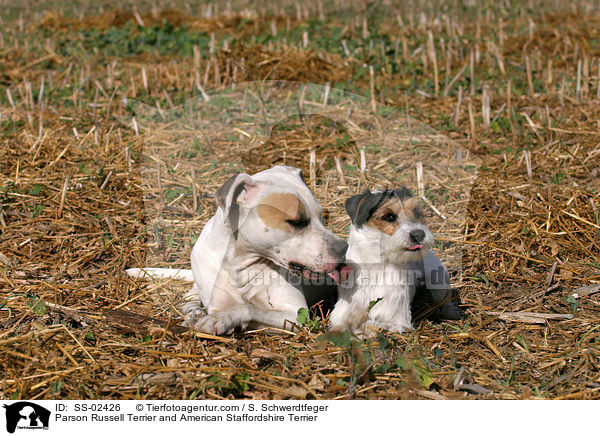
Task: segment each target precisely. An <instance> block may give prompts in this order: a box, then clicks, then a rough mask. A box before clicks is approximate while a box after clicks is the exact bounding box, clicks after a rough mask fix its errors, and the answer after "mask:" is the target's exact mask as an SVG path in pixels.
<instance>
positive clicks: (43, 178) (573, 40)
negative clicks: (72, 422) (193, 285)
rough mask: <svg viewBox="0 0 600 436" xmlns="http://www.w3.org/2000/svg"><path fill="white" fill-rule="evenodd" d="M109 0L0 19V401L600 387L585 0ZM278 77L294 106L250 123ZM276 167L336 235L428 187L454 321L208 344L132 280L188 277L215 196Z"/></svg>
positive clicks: (582, 395)
mask: <svg viewBox="0 0 600 436" xmlns="http://www.w3.org/2000/svg"><path fill="white" fill-rule="evenodd" d="M120 7H121V8H120V9H114V4H111V3H109V2H103V1H95V2H87V1H83V0H76V1H71V2H68V3H66V2H62V1H57V0H52V1H46V2H36V3H35V5H34V4H33V3H31V4H29V6H23V5H21V3H20V2H16V1H15V2H8V4H7V5H6V7H5V8H4V10H3V14H2V15H0V373H1V380H0V398H1V399H146V398H152V399H221V398H230V399H231V398H245V399H345V398H356V399H474V398H486V399H527V398H552V399H595V398H600V372H599V368H600V329H598V325H600V324H599V321H600V219H599V210H598V209H599V208H600V189H599V188H600V8H599V6H598V4H597V2H595V1H592V0H575V1H568V2H567V1H560V0H554V1H550V2H546V1H542V0H529V1H524V0H504V1H501V2H486V1H478V0H471V1H466V0H465V1H458V0H457V1H450V0H437V1H434V0H431V1H416V0H415V1H406V2H393V1H389V2H372V3H368V2H351V1H348V0H333V1H330V0H316V1H312V0H311V1H308V2H290V1H284V2H277V1H273V2H250V1H240V2H238V1H231V2H212V3H208V2H195V1H188V2H175V1H171V2H167V1H164V0H157V1H154V2H147V3H146V2H137V3H132V4H129V3H128V2H121V3H120ZM244 83H246V85H244ZM248 83H251V84H252V85H247V84H248ZM285 83H287V84H290V83H292V84H298V83H305V84H313V85H312V86H313V87H312V88H294V89H295V90H298V89H309V91H306V93H304V91H300V92H299V93H296V94H293V93H292V94H293V95H300V97H299V99H300V100H298V101H296V100H294V104H293V105H291V106H290V107H292V108H296V107H298V108H300V109H302V108H306V109H305V110H304V113H305V115H304V116H298V115H297V114H294V113H293V112H294V111H293V110H292V111H289V110H288V111H286V109H285V108H284V107H279V106H278V110H280V112H279V113H277V114H275V113H270V114H268V116H271V115H273V119H270V121H271V124H270V128H269V129H266V130H265V129H264V126H263V125H261V121H260V120H261V119H262V118H265V119H266V117H267V115H265V114H263V113H261V112H260V111H258V110H256V111H254V109H252V110H251V109H250V108H251V102H252V101H253V100H252V98H255V99H256V96H257V95H258V94H260V92H262V93H263V94H260V99H262V98H263V96H264V95H267V94H268V93H269V92H272V94H268V95H270V98H271V100H270V101H271V103H273V104H276V103H278V102H284V101H286V98H288V97H286V96H289V95H291V94H289V93H288V94H285V93H282V89H283V90H284V91H286V92H287V90H286V89H285V88H282V87H281V86H280V85H281V84H285ZM263 85H264V86H263ZM293 86H296V85H293ZM268 87H270V88H268ZM267 88H268V89H267ZM265 89H266V91H265ZM274 89H277V92H279V93H281V94H277V93H275V91H273V90H274ZM257 90H261V91H260V92H258V91H257ZM267 91H268V92H267ZM312 91H314V92H312ZM342 91H343V92H347V93H352V95H353V96H355V97H353V98H352V99H351V101H350V106H347V102H346V103H344V101H345V100H344V101H343V99H341V97H340V98H339V99H338V97H339V96H340V95H342V94H340V93H341V92H342ZM227 93H234V94H233V95H235V96H236V97H235V99H234V100H231V101H234V102H237V104H238V105H239V106H240V107H243V108H245V109H247V112H248V113H252V114H254V117H255V118H252V117H250V118H247V115H248V114H246V113H244V111H243V110H242V111H238V112H235V110H236V108H235V107H231V105H230V106H228V104H229V103H228V101H229V102H231V101H230V100H227V98H229V97H227V96H228V95H229V94H227ZM344 95H345V94H344ZM342 96H343V95H342ZM280 97H281V98H280ZM290 98H291V97H290ZM294 98H295V97H294ZM242 101H243V103H241V102H242ZM133 102H139V103H140V105H139V106H138V107H137V108H133V109H132V107H133V106H132V105H133ZM190 102H200V103H198V108H197V110H198V111H200V112H194V111H193V110H192V111H191V112H185V110H187V109H186V108H191V109H195V108H196V107H195V106H194V104H190ZM203 105H204V106H203ZM233 106H235V105H233ZM182 108H183V109H182ZM203 108H204V109H203ZM315 108H318V110H317V109H315ZM238 109H239V108H238ZM178 111H180V112H178ZM181 111H183V112H185V113H186V115H185V116H184V117H183V118H182V117H179V119H178V120H177V119H176V118H178V114H180V113H183V112H181ZM202 111H204V112H202ZM196 113H201V114H202V117H200V116H198V117H197V119H196V118H194V117H195V115H194V114H196ZM301 113H302V110H301ZM233 114H236V115H233ZM275 115H281V116H280V117H279V120H278V117H277V116H275ZM351 116H352V117H353V118H352V122H350V123H346V124H344V123H345V121H344V120H348V119H350V118H351ZM172 118H173V120H172ZM182 120H183V121H182ZM340 120H341V121H340ZM381 120H384V121H381ZM192 121H194V122H192ZM386 122H387V123H388V124H385V123H386ZM257 126H258V127H257ZM395 128H396V130H394V129H395ZM407 132H408V133H407ZM390 135H391V136H390ZM394 135H396V136H394ZM275 164H288V165H294V166H298V167H302V168H303V169H304V172H305V175H307V182H308V184H309V186H310V187H311V188H312V189H313V191H314V193H315V196H316V198H317V199H318V200H319V202H320V203H321V204H322V205H323V206H324V208H325V210H326V215H325V220H326V222H327V224H328V225H329V226H330V228H331V229H332V230H333V231H334V232H335V233H337V234H338V235H340V236H343V237H345V236H347V228H348V224H349V219H348V217H347V216H346V214H345V212H344V210H343V202H344V200H345V198H347V197H348V196H350V195H352V194H354V193H357V192H360V190H362V189H364V188H365V187H370V188H373V187H399V186H400V185H407V186H408V187H409V188H411V189H412V190H413V191H415V192H419V193H421V194H422V195H423V197H424V199H425V202H426V204H425V209H426V210H427V215H428V219H429V221H430V223H431V227H432V229H433V230H434V231H435V232H436V234H437V235H438V245H437V247H436V250H438V252H439V253H440V256H441V257H442V258H443V259H444V261H447V263H448V265H449V267H450V269H451V271H452V274H453V278H452V280H453V286H455V287H456V288H457V289H458V290H459V292H460V294H461V298H462V301H463V303H464V307H465V310H466V316H465V318H464V319H463V320H461V321H458V322H442V323H433V322H430V321H427V320H422V321H420V322H419V323H418V324H417V325H416V329H415V331H412V332H408V333H405V334H402V335H397V334H390V333H387V332H381V333H380V334H379V335H378V336H377V337H376V338H375V339H374V340H370V341H359V340H355V339H352V338H349V337H348V336H343V335H341V336H339V337H329V336H327V335H324V333H325V331H326V326H327V319H326V317H324V319H323V318H320V317H316V316H315V317H313V318H312V319H302V318H299V320H298V325H299V327H300V330H299V332H297V333H283V332H279V333H273V332H267V331H252V332H238V333H235V334H233V335H232V336H227V337H215V336H211V335H204V334H196V333H194V332H189V331H187V329H185V328H183V327H181V326H180V325H179V323H180V321H181V313H180V311H179V307H180V303H181V300H182V296H183V293H184V292H185V291H186V290H187V288H188V287H189V284H185V283H180V282H177V281H173V280H155V281H141V280H134V279H131V278H129V277H126V276H124V274H123V270H125V269H126V268H130V267H142V266H165V267H172V268H188V267H189V254H190V251H191V247H192V245H193V243H194V242H195V240H196V238H197V236H198V234H199V232H200V230H201V229H202V226H203V224H204V223H205V222H206V221H207V220H208V218H209V217H210V216H212V214H213V213H214V211H215V209H216V205H215V202H214V197H213V196H214V192H215V190H216V189H217V188H218V187H219V186H220V185H221V184H222V183H223V182H224V181H226V180H227V179H228V178H229V177H230V176H231V175H233V174H236V173H238V172H241V171H248V172H254V171H258V170H261V169H264V168H267V167H269V166H272V165H275ZM421 170H422V172H421ZM316 312H317V313H318V312H319V311H318V310H317V311H316Z"/></svg>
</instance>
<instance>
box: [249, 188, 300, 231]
mask: <svg viewBox="0 0 600 436" xmlns="http://www.w3.org/2000/svg"><path fill="white" fill-rule="evenodd" d="M257 212H258V216H259V217H260V219H261V220H262V221H263V222H264V223H265V225H266V226H267V227H270V228H272V229H279V230H284V231H286V232H290V233H292V232H293V231H294V230H300V229H302V228H305V227H307V225H308V224H309V223H310V220H309V218H308V213H307V212H306V208H305V207H304V204H303V203H302V201H301V200H300V199H299V198H298V196H297V195H295V194H283V193H280V194H270V195H267V196H266V197H265V198H263V199H262V201H261V202H260V204H259V205H258V206H257Z"/></svg>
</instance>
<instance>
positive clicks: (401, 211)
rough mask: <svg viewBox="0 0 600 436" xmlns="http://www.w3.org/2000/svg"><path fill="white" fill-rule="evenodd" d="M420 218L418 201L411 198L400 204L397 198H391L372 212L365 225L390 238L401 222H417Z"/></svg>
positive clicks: (420, 212) (421, 214)
mask: <svg viewBox="0 0 600 436" xmlns="http://www.w3.org/2000/svg"><path fill="white" fill-rule="evenodd" d="M422 217H423V213H422V210H421V205H420V203H419V200H418V199H416V198H414V197H411V198H408V199H406V200H405V201H404V202H401V201H400V199H399V198H391V199H389V200H388V201H386V202H384V203H383V204H382V205H381V206H380V207H379V208H377V210H376V211H374V212H373V214H372V215H371V218H369V220H368V221H367V223H366V224H367V225H368V226H371V227H374V228H376V229H378V230H380V231H381V232H383V233H385V234H386V235H390V236H391V235H393V234H394V233H395V232H396V230H397V229H398V226H399V225H400V223H401V222H402V221H419V220H421V219H422Z"/></svg>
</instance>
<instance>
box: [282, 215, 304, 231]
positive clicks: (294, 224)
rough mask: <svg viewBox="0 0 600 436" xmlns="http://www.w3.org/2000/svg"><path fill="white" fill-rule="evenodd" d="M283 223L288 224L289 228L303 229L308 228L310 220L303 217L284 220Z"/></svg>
mask: <svg viewBox="0 0 600 436" xmlns="http://www.w3.org/2000/svg"><path fill="white" fill-rule="evenodd" d="M285 222H286V223H288V224H289V225H290V226H292V227H294V228H295V229H303V228H305V227H308V225H309V224H310V220H309V219H308V218H305V217H301V218H298V219H297V220H285Z"/></svg>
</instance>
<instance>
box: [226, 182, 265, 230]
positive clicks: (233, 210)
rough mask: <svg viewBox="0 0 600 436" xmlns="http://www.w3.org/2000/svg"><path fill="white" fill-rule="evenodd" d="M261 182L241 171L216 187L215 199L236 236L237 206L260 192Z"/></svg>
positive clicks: (247, 202) (245, 202)
mask: <svg viewBox="0 0 600 436" xmlns="http://www.w3.org/2000/svg"><path fill="white" fill-rule="evenodd" d="M261 185H262V184H261V183H259V182H256V181H255V180H253V179H252V177H250V176H249V175H248V174H245V173H242V174H238V175H237V176H233V177H231V178H230V179H229V180H227V181H226V182H225V183H224V184H223V186H221V187H220V188H219V189H217V192H216V193H215V200H216V201H217V205H218V206H219V207H220V208H221V209H223V215H224V217H225V219H226V220H227V221H228V222H229V226H230V227H231V230H232V231H233V234H234V236H236V237H237V229H238V225H239V222H238V220H239V206H240V205H247V204H249V203H250V202H251V201H252V200H253V199H254V198H255V197H256V196H257V195H258V193H259V192H260V187H261Z"/></svg>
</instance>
